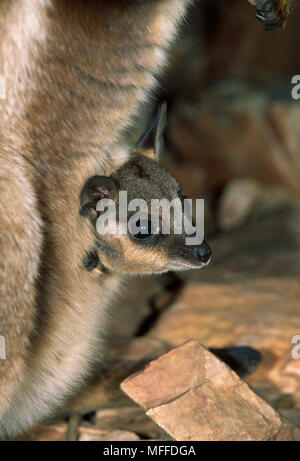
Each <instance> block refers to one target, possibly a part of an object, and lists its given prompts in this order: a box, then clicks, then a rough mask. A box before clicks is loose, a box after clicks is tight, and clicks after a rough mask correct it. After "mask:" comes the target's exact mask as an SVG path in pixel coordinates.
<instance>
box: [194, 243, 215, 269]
mask: <svg viewBox="0 0 300 461" xmlns="http://www.w3.org/2000/svg"><path fill="white" fill-rule="evenodd" d="M193 256H194V258H195V259H196V261H199V262H201V263H204V264H207V263H208V262H209V260H210V257H211V249H210V247H209V246H208V245H207V243H206V242H202V243H201V245H199V246H197V247H195V248H194V249H193Z"/></svg>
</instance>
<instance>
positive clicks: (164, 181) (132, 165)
mask: <svg viewBox="0 0 300 461" xmlns="http://www.w3.org/2000/svg"><path fill="white" fill-rule="evenodd" d="M165 110H166V107H165V105H162V106H160V108H159V111H158V113H157V115H156V117H155V119H154V121H153V122H152V123H151V126H150V127H149V129H148V130H147V132H146V133H145V134H144V135H143V136H142V137H141V139H140V140H139V141H138V143H137V145H136V149H135V150H134V152H133V153H132V156H131V158H130V160H129V161H128V162H127V163H125V164H124V165H123V166H122V167H121V168H119V169H118V170H117V171H116V172H115V173H114V174H113V175H111V176H109V177H107V176H93V177H92V178H90V179H89V180H88V181H87V183H86V184H85V186H84V188H83V190H82V193H81V210H80V213H81V216H83V217H84V218H85V219H88V220H89V221H90V223H91V225H92V226H93V229H94V231H95V245H94V247H92V248H89V249H88V251H87V254H86V255H85V258H84V264H85V266H86V268H87V269H88V270H92V269H94V268H96V267H97V268H98V269H99V270H100V271H103V272H108V273H123V274H138V273H144V274H151V273H161V272H167V271H170V270H172V271H176V270H187V269H199V268H202V267H203V266H205V265H206V264H208V262H209V260H210V256H211V250H210V248H209V246H208V245H207V243H205V242H204V241H202V239H201V240H199V241H198V242H197V244H195V243H194V242H193V244H187V239H188V238H189V237H193V236H191V232H190V231H189V233H187V232H186V226H185V224H184V223H185V219H186V218H184V213H183V211H184V196H183V195H182V193H181V188H180V186H179V184H178V183H177V181H176V180H175V179H174V178H173V177H172V176H171V175H170V174H169V173H167V172H166V171H165V170H164V169H163V168H161V166H160V165H159V163H158V156H159V152H160V150H161V144H162V142H161V141H162V131H163V127H164V124H165ZM161 201H163V202H161ZM172 201H173V202H172ZM171 202H172V203H173V204H174V205H175V206H171V207H169V203H171ZM162 205H163V206H162ZM165 207H166V208H165ZM176 213H178V214H177V215H176ZM176 216H177V217H176ZM178 216H179V218H178ZM187 220H188V218H187ZM180 224H181V226H180ZM190 224H191V223H190ZM197 224H198V226H199V225H201V226H203V222H202V223H196V226H197ZM178 225H179V227H178ZM196 234H197V232H196ZM194 240H195V235H194Z"/></svg>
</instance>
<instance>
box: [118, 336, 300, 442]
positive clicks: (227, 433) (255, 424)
mask: <svg viewBox="0 0 300 461" xmlns="http://www.w3.org/2000/svg"><path fill="white" fill-rule="evenodd" d="M122 389H123V390H124V391H125V392H126V393H127V394H128V395H130V396H131V398H133V399H134V400H135V401H136V402H138V403H139V404H140V405H142V406H143V408H144V409H145V410H146V413H147V415H149V416H150V417H151V418H152V419H153V420H154V421H155V422H156V423H157V424H159V425H160V426H161V427H163V428H164V430H165V431H166V432H168V434H170V435H171V436H172V437H173V438H174V439H175V440H181V441H189V440H200V441H201V440H211V441H212V440H213V441H217V440H223V441H226V440H298V441H299V440H300V430H299V429H297V428H296V427H295V426H293V425H292V424H291V423H289V422H288V421H287V420H286V419H285V418H284V417H282V416H280V414H279V413H277V412H276V411H275V410H274V409H273V408H271V407H270V406H269V405H268V404H267V403H266V402H265V401H264V400H263V399H262V398H260V397H259V396H257V395H256V394H255V393H254V392H253V391H252V390H251V389H250V388H249V387H248V385H247V384H246V383H244V382H243V381H241V380H240V378H239V377H238V376H237V375H236V374H235V373H234V372H233V371H231V370H230V369H229V368H228V367H227V365H225V364H224V363H223V362H221V361H220V360H219V359H217V358H216V357H215V356H214V355H213V354H211V353H210V352H208V351H207V350H206V349H205V348H204V347H203V346H201V345H200V344H199V343H197V342H196V341H189V342H188V343H186V344H184V345H182V346H180V347H178V348H175V349H173V350H171V351H170V352H168V353H167V354H165V355H163V356H161V357H160V358H158V359H156V360H154V361H153V362H151V363H150V364H149V365H148V366H147V367H146V368H145V370H144V371H141V372H139V373H136V374H135V375H133V376H131V377H129V378H127V379H126V380H125V381H124V382H123V383H122Z"/></svg>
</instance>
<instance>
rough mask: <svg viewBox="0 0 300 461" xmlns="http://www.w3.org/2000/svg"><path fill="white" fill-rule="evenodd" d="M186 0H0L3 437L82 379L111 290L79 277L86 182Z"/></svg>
mask: <svg viewBox="0 0 300 461" xmlns="http://www.w3.org/2000/svg"><path fill="white" fill-rule="evenodd" d="M187 3H188V1H185V0H151V1H146V0H145V1H138V0H112V1H109V2H106V1H93V0H89V1H83V0H75V1H72V2H71V1H68V0H22V1H17V0H14V1H13V0H2V1H1V3H0V43H1V50H0V74H3V75H4V76H5V79H6V99H5V100H4V101H1V100H0V213H1V230H0V252H1V260H0V261H1V262H0V292H1V310H0V334H1V335H3V336H4V337H5V339H6V345H7V359H6V360H0V388H1V390H0V437H4V438H5V437H10V436H15V435H16V434H18V433H20V432H21V431H23V430H24V429H26V428H28V427H29V426H30V425H31V424H32V423H33V422H35V421H38V420H40V419H41V418H43V417H45V416H46V415H48V414H49V413H51V411H52V410H53V409H54V408H55V407H56V406H57V405H59V404H60V403H61V402H62V400H63V399H64V397H65V396H67V395H68V394H69V393H70V392H71V391H72V390H73V389H75V388H77V387H78V385H79V384H80V383H81V382H82V380H83V379H84V377H85V376H86V374H87V372H88V368H89V367H88V365H89V362H91V360H92V357H93V354H94V353H95V351H96V350H98V349H97V347H98V341H96V340H95V338H97V337H98V336H99V334H98V332H99V329H101V328H105V310H106V307H107V303H108V301H109V299H110V298H111V294H112V293H113V292H114V291H115V290H116V289H117V285H118V282H117V280H115V278H114V277H113V276H110V277H109V278H108V277H106V276H105V275H103V274H101V277H99V273H97V271H92V272H88V271H86V270H83V269H82V255H83V254H84V252H85V251H86V249H87V248H88V247H89V246H90V245H91V242H93V241H94V233H93V230H92V228H91V227H90V226H88V225H87V223H86V221H85V220H84V219H82V217H81V216H79V214H78V200H79V193H80V190H81V188H82V186H83V184H84V183H85V181H86V180H87V178H89V177H90V176H92V175H94V174H99V173H100V174H105V175H110V174H112V173H113V172H114V171H115V170H116V169H117V168H118V167H120V166H121V165H122V164H123V163H124V162H125V161H126V160H127V159H128V155H129V154H128V149H127V148H124V147H121V146H122V143H121V141H122V130H123V128H124V127H126V126H128V124H129V123H130V121H131V118H132V116H133V115H135V114H136V112H137V110H138V107H139V103H140V102H141V101H142V100H144V99H145V97H146V95H147V91H148V90H149V88H151V87H152V86H153V85H154V84H155V78H154V73H155V72H157V71H158V70H159V69H160V67H161V65H162V63H163V62H164V55H165V47H166V45H167V44H168V42H169V40H170V39H171V38H172V37H173V35H174V33H175V30H176V23H177V21H178V20H179V19H180V18H181V16H182V14H183V12H184V9H185V7H186V4H187Z"/></svg>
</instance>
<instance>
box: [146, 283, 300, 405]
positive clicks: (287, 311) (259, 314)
mask: <svg viewBox="0 0 300 461" xmlns="http://www.w3.org/2000/svg"><path fill="white" fill-rule="evenodd" d="M299 299H300V285H299V282H298V280H293V279H288V278H285V279H282V280H281V279H275V278H273V279H267V278H264V279H253V280H249V281H246V282H240V283H237V282H234V281H232V280H231V283H228V281H227V283H225V282H223V283H215V284H211V283H202V284H199V283H198V284H196V283H191V284H190V285H189V286H187V287H186V288H185V290H184V291H183V292H182V294H181V296H180V297H179V299H178V301H177V303H175V304H174V305H173V306H172V307H171V308H170V309H169V310H168V311H167V312H165V313H163V314H162V315H161V318H160V320H159V322H158V323H157V325H156V326H155V327H154V328H153V329H152V330H151V331H150V333H149V335H150V336H151V337H153V338H156V339H162V338H163V339H164V341H167V342H168V343H169V344H170V345H172V346H177V345H179V344H182V343H183V342H185V341H187V340H189V339H194V340H197V341H200V342H201V343H203V344H205V345H206V346H208V347H230V346H241V345H248V346H252V347H253V348H254V349H257V350H258V351H259V352H260V353H261V354H262V357H263V360H262V363H261V365H260V366H259V368H258V370H257V371H256V372H255V373H254V374H253V375H251V376H249V377H248V378H247V381H248V382H250V383H251V384H252V385H254V386H255V389H256V390H258V391H259V392H263V390H264V389H265V390H266V392H265V393H263V395H264V397H265V398H268V400H269V401H273V400H274V399H276V398H278V395H280V394H290V395H291V396H292V400H293V402H296V403H297V404H298V405H300V379H299V376H300V360H294V359H293V358H292V355H291V350H292V347H293V345H292V344H291V340H292V337H293V336H295V335H296V334H298V333H299V332H300V317H299Z"/></svg>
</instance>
